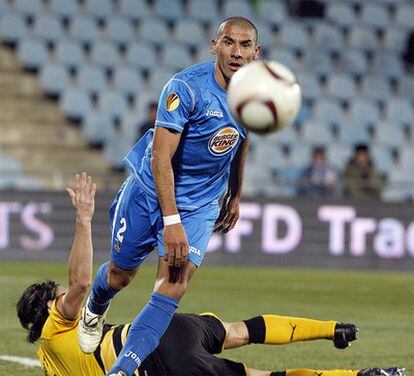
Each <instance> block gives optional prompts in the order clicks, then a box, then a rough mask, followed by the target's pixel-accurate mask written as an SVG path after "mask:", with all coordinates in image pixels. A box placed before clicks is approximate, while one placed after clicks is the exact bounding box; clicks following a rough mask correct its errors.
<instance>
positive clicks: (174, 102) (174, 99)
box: [165, 93, 180, 112]
mask: <svg viewBox="0 0 414 376" xmlns="http://www.w3.org/2000/svg"><path fill="white" fill-rule="evenodd" d="M179 105H180V97H179V96H178V95H177V94H176V93H170V94H168V97H167V101H166V102H165V108H166V109H167V111H170V112H172V111H174V110H176V109H177V107H178V106H179Z"/></svg>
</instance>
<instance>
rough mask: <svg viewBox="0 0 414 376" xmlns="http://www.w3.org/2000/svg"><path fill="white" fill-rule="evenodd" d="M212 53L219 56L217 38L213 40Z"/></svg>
mask: <svg viewBox="0 0 414 376" xmlns="http://www.w3.org/2000/svg"><path fill="white" fill-rule="evenodd" d="M210 52H211V54H212V55H216V54H217V39H216V38H211V44H210Z"/></svg>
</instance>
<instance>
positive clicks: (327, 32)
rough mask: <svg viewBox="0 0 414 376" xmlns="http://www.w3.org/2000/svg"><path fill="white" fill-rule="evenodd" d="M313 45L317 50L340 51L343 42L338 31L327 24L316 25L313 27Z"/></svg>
mask: <svg viewBox="0 0 414 376" xmlns="http://www.w3.org/2000/svg"><path fill="white" fill-rule="evenodd" d="M312 41H313V45H314V46H316V48H318V49H319V50H324V51H341V50H343V47H344V41H343V38H342V34H341V33H340V31H339V30H338V29H337V28H336V27H335V26H333V25H330V24H328V23H322V22H320V23H316V24H315V25H314V26H313V37H312Z"/></svg>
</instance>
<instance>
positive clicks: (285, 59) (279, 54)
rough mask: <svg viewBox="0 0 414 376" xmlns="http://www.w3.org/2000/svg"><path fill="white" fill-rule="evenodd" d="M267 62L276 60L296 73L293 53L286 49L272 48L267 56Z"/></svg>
mask: <svg viewBox="0 0 414 376" xmlns="http://www.w3.org/2000/svg"><path fill="white" fill-rule="evenodd" d="M267 58H268V59H269V60H276V61H278V62H280V63H282V64H284V65H286V66H287V67H289V68H290V69H291V70H293V71H296V70H297V69H298V67H299V64H298V61H297V59H296V56H295V52H294V51H293V50H292V49H290V48H288V47H279V48H272V49H271V50H270V51H269V53H268V54H267Z"/></svg>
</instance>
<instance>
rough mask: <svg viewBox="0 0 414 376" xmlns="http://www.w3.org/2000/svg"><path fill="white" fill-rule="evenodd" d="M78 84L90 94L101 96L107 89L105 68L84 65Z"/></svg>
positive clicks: (77, 79) (79, 73)
mask: <svg viewBox="0 0 414 376" xmlns="http://www.w3.org/2000/svg"><path fill="white" fill-rule="evenodd" d="M76 83H77V85H78V87H79V88H81V89H82V90H83V91H85V92H87V93H88V94H97V93H98V94H99V93H101V92H104V91H105V90H106V89H107V82H106V78H105V73H104V71H103V68H102V67H100V66H98V65H93V64H83V65H82V66H81V67H80V69H79V71H78V74H77V77H76Z"/></svg>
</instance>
